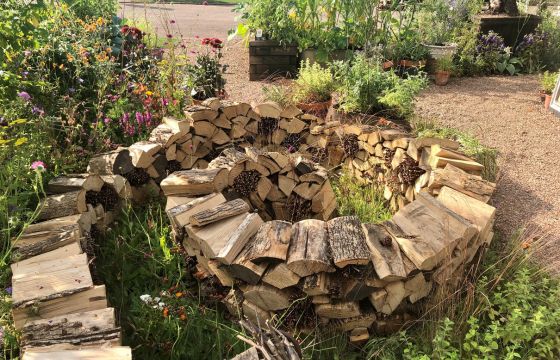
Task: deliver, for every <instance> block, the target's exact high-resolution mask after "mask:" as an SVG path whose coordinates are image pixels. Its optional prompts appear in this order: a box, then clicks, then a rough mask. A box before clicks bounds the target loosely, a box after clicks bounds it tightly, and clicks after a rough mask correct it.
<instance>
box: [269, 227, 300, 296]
mask: <svg viewBox="0 0 560 360" xmlns="http://www.w3.org/2000/svg"><path fill="white" fill-rule="evenodd" d="M265 224H266V223H265ZM299 280H300V277H299V276H298V275H297V274H296V273H295V272H293V271H292V270H290V269H288V266H287V265H286V263H283V262H281V263H278V264H277V265H275V266H274V267H272V268H270V269H268V270H267V271H266V273H265V274H264V276H263V278H262V281H263V282H264V283H267V284H269V285H272V286H274V287H276V288H278V289H285V288H287V287H290V286H295V285H297V283H298V282H299Z"/></svg>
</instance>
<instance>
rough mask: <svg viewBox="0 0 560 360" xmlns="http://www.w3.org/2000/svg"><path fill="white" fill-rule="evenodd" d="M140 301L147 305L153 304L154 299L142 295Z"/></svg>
mask: <svg viewBox="0 0 560 360" xmlns="http://www.w3.org/2000/svg"><path fill="white" fill-rule="evenodd" d="M140 300H142V301H143V302H145V303H146V304H148V303H150V302H152V297H151V296H150V295H148V294H144V295H140Z"/></svg>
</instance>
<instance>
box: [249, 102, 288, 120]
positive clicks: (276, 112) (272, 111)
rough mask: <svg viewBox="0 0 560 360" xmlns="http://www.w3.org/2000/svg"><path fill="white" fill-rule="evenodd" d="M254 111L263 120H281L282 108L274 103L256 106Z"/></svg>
mask: <svg viewBox="0 0 560 360" xmlns="http://www.w3.org/2000/svg"><path fill="white" fill-rule="evenodd" d="M253 111H254V112H255V113H256V114H257V115H258V116H260V117H261V118H272V119H280V114H281V113H282V108H281V107H280V106H279V105H278V104H276V103H274V102H265V103H261V104H257V105H254V106H253Z"/></svg>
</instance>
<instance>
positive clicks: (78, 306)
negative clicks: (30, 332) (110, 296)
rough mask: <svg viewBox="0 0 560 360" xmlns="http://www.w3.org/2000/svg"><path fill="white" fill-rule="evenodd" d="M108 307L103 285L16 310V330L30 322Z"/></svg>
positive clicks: (14, 313) (13, 313)
mask: <svg viewBox="0 0 560 360" xmlns="http://www.w3.org/2000/svg"><path fill="white" fill-rule="evenodd" d="M106 307H107V295H106V290H105V285H101V286H94V287H93V288H91V289H88V290H85V291H81V292H78V293H75V294H72V295H69V296H65V297H63V298H58V299H53V300H49V301H42V302H37V303H36V304H34V305H33V308H15V309H14V310H13V311H12V315H13V317H14V325H15V327H16V329H18V330H21V329H22V328H23V326H24V325H26V324H27V323H28V322H30V321H34V320H40V319H50V318H53V317H56V316H60V315H65V314H75V313H83V312H88V311H93V310H101V309H104V308H106Z"/></svg>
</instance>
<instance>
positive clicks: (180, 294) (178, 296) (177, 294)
mask: <svg viewBox="0 0 560 360" xmlns="http://www.w3.org/2000/svg"><path fill="white" fill-rule="evenodd" d="M175 297H176V298H181V297H183V293H182V292H180V291H178V292H176V293H175Z"/></svg>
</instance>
